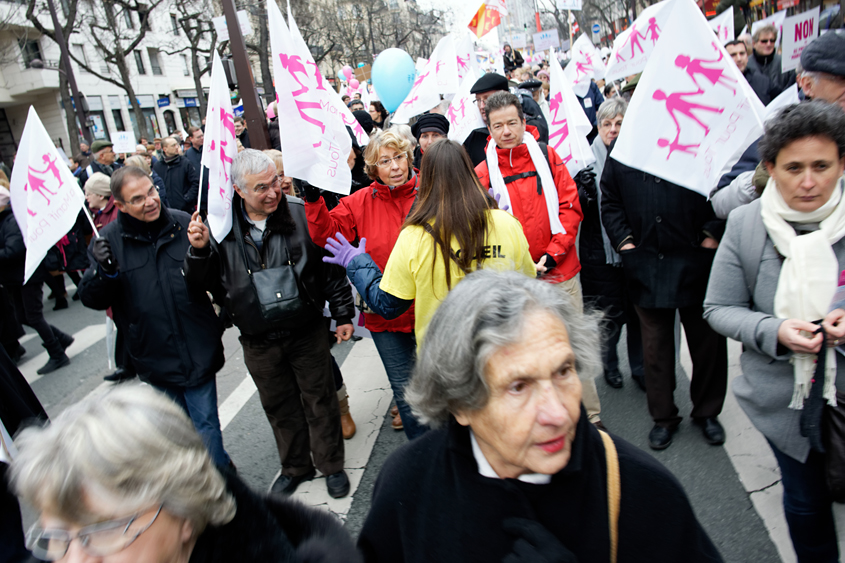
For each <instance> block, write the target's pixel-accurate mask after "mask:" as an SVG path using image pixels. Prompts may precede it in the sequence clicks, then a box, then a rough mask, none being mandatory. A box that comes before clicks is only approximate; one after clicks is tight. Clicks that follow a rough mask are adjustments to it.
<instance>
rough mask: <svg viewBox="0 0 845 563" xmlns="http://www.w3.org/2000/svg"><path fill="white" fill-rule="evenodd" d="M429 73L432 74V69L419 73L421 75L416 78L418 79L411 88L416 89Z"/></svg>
mask: <svg viewBox="0 0 845 563" xmlns="http://www.w3.org/2000/svg"><path fill="white" fill-rule="evenodd" d="M429 74H431V71H430V70H429V71H427V72H426V73H424V74H421V75H419V76H418V77H417V79H416V80H414V85H413V86H412V87H411V88H412V89H416V87H417V86H419V85H420V84H422V81H423V80H425V77H426V76H428V75H429Z"/></svg>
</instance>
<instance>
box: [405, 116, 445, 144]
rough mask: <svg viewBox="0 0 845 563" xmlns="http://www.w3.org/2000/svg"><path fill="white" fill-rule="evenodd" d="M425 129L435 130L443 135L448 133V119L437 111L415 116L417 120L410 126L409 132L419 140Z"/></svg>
mask: <svg viewBox="0 0 845 563" xmlns="http://www.w3.org/2000/svg"><path fill="white" fill-rule="evenodd" d="M427 131H437V132H439V133H442V134H443V135H447V134H448V133H449V120H448V119H446V118H445V117H443V116H442V115H440V114H439V113H424V114H422V115H421V116H419V117H418V118H417V122H416V123H414V125H413V127H411V133H413V134H414V137H416V138H417V141H419V140H420V136H422V134H423V133H426V132H427Z"/></svg>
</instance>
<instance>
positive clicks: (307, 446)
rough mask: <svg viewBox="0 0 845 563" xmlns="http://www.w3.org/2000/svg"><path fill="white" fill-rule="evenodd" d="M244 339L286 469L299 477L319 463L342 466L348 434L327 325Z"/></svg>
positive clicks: (324, 468) (330, 468) (326, 471)
mask: <svg viewBox="0 0 845 563" xmlns="http://www.w3.org/2000/svg"><path fill="white" fill-rule="evenodd" d="M240 340H241V345H242V346H243V350H244V363H245V364H246V367H247V369H248V370H249V373H250V375H251V376H252V379H253V381H255V386H256V387H257V388H258V396H259V398H260V399H261V406H263V407H264V413H265V414H266V415H267V420H268V421H269V422H270V426H271V427H272V428H273V435H274V436H275V438H276V446H277V447H278V448H279V459H281V461H282V474H283V475H287V476H290V477H296V476H299V475H304V474H305V473H308V472H309V471H311V469H312V468H313V467H315V466H316V468H317V469H319V470H320V472H321V473H323V475H331V474H333V473H337V472H338V471H341V470H342V469H343V454H344V451H343V433H342V432H341V428H340V407H339V405H338V402H337V389H336V388H335V384H334V379H333V376H332V358H331V352H330V351H329V342H328V339H327V338H326V330H325V325H324V324H323V323H322V322H319V323H315V324H314V325H313V326H312V327H307V328H305V329H303V330H300V331H297V332H296V333H294V334H290V335H287V336H283V337H281V338H274V339H263V340H262V339H255V338H247V337H244V336H241V339H240ZM312 456H313V463H312V459H311V458H312Z"/></svg>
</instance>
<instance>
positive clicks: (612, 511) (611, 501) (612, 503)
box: [599, 430, 622, 563]
mask: <svg viewBox="0 0 845 563" xmlns="http://www.w3.org/2000/svg"><path fill="white" fill-rule="evenodd" d="M599 434H601V439H602V442H604V455H605V459H606V462H607V517H608V523H609V525H610V563H616V553H617V550H618V548H619V505H620V501H621V499H622V486H621V480H620V479H619V457H618V456H617V454H616V445H614V443H613V439H612V438H611V437H610V435H609V434H608V433H607V432H603V431H601V430H599Z"/></svg>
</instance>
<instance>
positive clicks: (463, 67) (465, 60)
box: [457, 55, 469, 71]
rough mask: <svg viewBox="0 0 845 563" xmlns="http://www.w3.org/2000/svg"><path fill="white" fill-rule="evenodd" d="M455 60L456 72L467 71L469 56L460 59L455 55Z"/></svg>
mask: <svg viewBox="0 0 845 563" xmlns="http://www.w3.org/2000/svg"><path fill="white" fill-rule="evenodd" d="M457 58H458V70H459V71H463V70H469V65H468V64H467V63H468V62H469V55H467V56H466V57H461V56H460V55H457Z"/></svg>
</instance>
